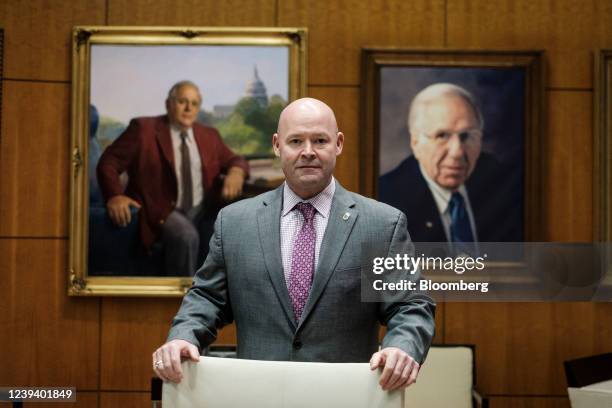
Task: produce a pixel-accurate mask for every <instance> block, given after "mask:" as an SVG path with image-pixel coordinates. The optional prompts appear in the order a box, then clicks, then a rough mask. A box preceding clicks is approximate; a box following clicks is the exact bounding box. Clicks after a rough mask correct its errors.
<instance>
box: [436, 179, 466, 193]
mask: <svg viewBox="0 0 612 408" xmlns="http://www.w3.org/2000/svg"><path fill="white" fill-rule="evenodd" d="M437 183H438V185H439V186H440V187H443V188H446V189H448V190H456V189H458V188H459V187H460V186H461V185H462V184H463V183H465V177H463V176H456V177H454V176H447V177H442V178H439V179H438V180H437Z"/></svg>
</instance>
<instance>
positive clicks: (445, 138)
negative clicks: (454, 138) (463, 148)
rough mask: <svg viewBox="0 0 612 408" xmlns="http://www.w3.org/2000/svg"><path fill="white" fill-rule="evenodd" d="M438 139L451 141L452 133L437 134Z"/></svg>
mask: <svg viewBox="0 0 612 408" xmlns="http://www.w3.org/2000/svg"><path fill="white" fill-rule="evenodd" d="M436 139H440V140H447V139H450V133H448V132H438V133H436Z"/></svg>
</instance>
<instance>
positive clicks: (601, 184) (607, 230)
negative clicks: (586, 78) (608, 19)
mask: <svg viewBox="0 0 612 408" xmlns="http://www.w3.org/2000/svg"><path fill="white" fill-rule="evenodd" d="M593 107H594V112H595V115H594V119H595V120H594V126H593V129H594V135H593V141H594V146H593V156H594V157H593V158H594V160H593V195H594V197H593V204H594V209H593V210H594V212H593V215H594V217H593V221H594V223H593V240H594V241H595V242H610V241H612V188H611V187H610V183H612V50H597V51H596V52H595V92H594V103H593Z"/></svg>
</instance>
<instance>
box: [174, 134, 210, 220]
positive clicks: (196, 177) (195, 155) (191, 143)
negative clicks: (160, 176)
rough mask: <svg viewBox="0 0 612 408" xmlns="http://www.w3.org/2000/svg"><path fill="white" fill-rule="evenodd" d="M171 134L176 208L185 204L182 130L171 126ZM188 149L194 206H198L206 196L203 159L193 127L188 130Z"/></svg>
mask: <svg viewBox="0 0 612 408" xmlns="http://www.w3.org/2000/svg"><path fill="white" fill-rule="evenodd" d="M170 136H171V139H172V151H173V153H174V172H175V173H176V181H177V183H176V184H177V186H178V196H177V198H176V208H181V207H182V204H183V201H182V200H183V185H182V183H181V180H182V179H181V174H182V173H181V163H182V157H181V142H182V140H181V130H180V129H178V128H176V127H174V126H171V127H170ZM185 143H187V149H189V161H190V162H191V181H192V183H193V203H192V207H196V206H198V205H199V204H200V203H201V202H202V199H203V198H204V187H203V186H202V159H201V158H200V151H199V150H198V146H197V144H196V141H195V138H194V137H193V129H192V128H189V129H188V130H187V138H186V139H185Z"/></svg>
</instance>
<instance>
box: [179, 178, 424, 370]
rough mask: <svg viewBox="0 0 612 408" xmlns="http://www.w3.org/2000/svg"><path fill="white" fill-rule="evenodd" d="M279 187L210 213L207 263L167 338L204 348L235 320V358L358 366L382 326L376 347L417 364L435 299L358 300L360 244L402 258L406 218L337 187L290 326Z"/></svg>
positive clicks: (406, 242)
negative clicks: (305, 293)
mask: <svg viewBox="0 0 612 408" xmlns="http://www.w3.org/2000/svg"><path fill="white" fill-rule="evenodd" d="M282 189H283V187H282V186H281V187H279V188H277V189H276V190H274V191H270V192H267V193H264V194H262V195H260V196H257V197H255V198H252V199H248V200H243V201H239V202H237V203H235V204H232V205H230V206H228V207H225V208H224V209H223V210H222V211H221V212H220V213H219V216H218V218H217V221H216V224H215V232H214V235H213V237H212V239H211V241H210V252H209V254H208V257H207V258H206V261H205V262H204V264H203V265H202V267H201V268H200V269H199V270H198V272H197V273H196V275H195V277H194V281H193V287H192V288H191V289H190V290H189V292H188V293H187V294H186V295H185V297H184V299H183V303H182V305H181V308H180V310H179V312H178V314H177V315H176V317H175V318H174V321H173V323H172V328H171V330H170V334H169V336H168V340H173V339H184V340H187V341H189V342H190V343H193V344H195V345H196V346H198V347H200V348H203V347H206V346H208V345H209V344H210V343H212V342H213V341H214V340H215V338H216V333H217V329H218V328H220V327H222V326H223V325H225V324H228V323H231V322H232V321H233V320H235V321H236V331H237V337H238V357H239V358H247V359H258V360H284V361H322V362H367V361H369V359H370V357H371V356H372V353H374V352H376V350H377V349H378V329H379V323H381V324H384V325H386V326H387V334H386V335H385V338H384V340H383V344H382V346H383V347H389V346H394V347H399V348H401V349H402V350H404V351H406V352H407V353H408V354H409V355H410V356H412V357H413V358H414V359H415V360H417V361H418V362H422V361H423V360H424V359H425V356H426V354H427V350H428V349H429V345H430V344H431V339H432V337H433V334H434V312H435V304H434V302H433V301H432V300H431V299H430V298H429V297H428V296H425V295H422V294H410V295H409V296H405V297H404V299H403V301H401V302H386V303H384V302H381V303H366V302H362V301H361V298H360V296H361V284H360V277H361V275H360V266H361V251H362V242H375V241H376V242H387V244H386V245H387V246H388V248H389V249H388V254H389V256H394V255H395V254H396V253H410V252H411V251H412V250H413V249H412V245H411V242H410V237H409V235H408V233H407V229H406V217H405V215H404V214H403V213H401V212H400V211H398V210H396V209H394V208H392V207H390V206H388V205H386V204H382V203H379V202H377V201H374V200H371V199H368V198H365V197H362V196H360V195H358V194H354V193H351V192H348V191H346V190H345V189H344V188H342V187H341V186H340V184H339V183H338V184H336V192H335V195H334V198H333V202H332V207H331V212H330V215H329V221H328V224H327V229H326V231H325V235H324V237H323V242H322V244H321V252H320V256H319V264H318V267H317V270H316V273H315V276H314V279H313V284H312V288H311V293H310V297H309V299H308V302H307V304H306V306H305V309H304V311H303V314H302V319H301V321H300V322H295V318H294V314H293V309H292V306H291V300H290V297H289V293H288V290H287V286H286V283H285V277H284V273H283V268H282V261H281V252H280V216H281V209H282V199H283V190H282ZM345 213H349V214H350V216H349V217H348V219H346V220H345V219H344V218H346V217H345V216H344V214H345ZM389 243H390V244H389Z"/></svg>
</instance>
